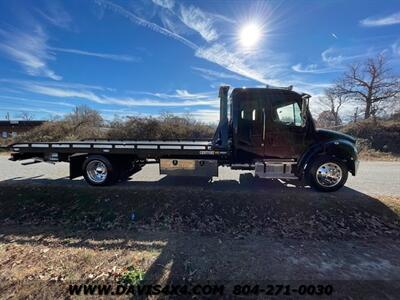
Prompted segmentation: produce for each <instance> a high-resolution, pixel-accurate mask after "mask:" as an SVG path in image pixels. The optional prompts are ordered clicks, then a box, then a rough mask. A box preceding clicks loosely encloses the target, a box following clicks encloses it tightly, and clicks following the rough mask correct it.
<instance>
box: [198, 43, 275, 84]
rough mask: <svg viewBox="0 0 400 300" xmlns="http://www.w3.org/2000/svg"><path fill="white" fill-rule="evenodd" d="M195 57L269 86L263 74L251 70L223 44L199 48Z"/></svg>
mask: <svg viewBox="0 0 400 300" xmlns="http://www.w3.org/2000/svg"><path fill="white" fill-rule="evenodd" d="M195 55H196V56H197V57H200V58H203V59H206V60H208V61H210V62H213V63H215V64H217V65H220V66H221V67H224V68H225V69H227V70H229V71H231V72H233V73H236V74H239V75H242V76H244V77H247V78H250V79H253V80H255V81H258V82H261V83H264V84H268V80H266V79H265V78H264V76H263V74H261V73H260V72H258V71H256V70H253V69H252V68H250V67H249V66H248V65H247V64H246V63H245V62H244V61H243V59H242V58H239V57H238V56H236V55H235V54H234V53H232V52H230V51H228V50H227V49H226V48H225V47H224V45H222V44H214V45H212V46H211V47H207V48H199V49H198V50H197V51H196V52H195ZM270 83H271V82H270Z"/></svg>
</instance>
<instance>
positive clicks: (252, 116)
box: [237, 92, 264, 157]
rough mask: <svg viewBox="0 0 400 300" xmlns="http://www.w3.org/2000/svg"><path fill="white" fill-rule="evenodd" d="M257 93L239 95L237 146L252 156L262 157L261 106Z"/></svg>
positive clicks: (260, 99)
mask: <svg viewBox="0 0 400 300" xmlns="http://www.w3.org/2000/svg"><path fill="white" fill-rule="evenodd" d="M260 96H262V95H260V94H259V93H255V92H251V93H250V92H247V93H242V94H241V95H240V100H239V111H238V113H239V116H238V133H237V139H238V146H239V148H240V149H241V150H243V151H245V152H248V153H249V154H252V155H254V156H259V157H263V156H264V141H263V136H264V134H263V104H264V101H263V99H262V98H260Z"/></svg>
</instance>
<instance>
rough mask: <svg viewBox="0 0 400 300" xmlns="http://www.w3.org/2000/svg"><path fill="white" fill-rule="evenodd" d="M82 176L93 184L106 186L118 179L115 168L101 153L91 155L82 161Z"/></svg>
mask: <svg viewBox="0 0 400 300" xmlns="http://www.w3.org/2000/svg"><path fill="white" fill-rule="evenodd" d="M82 171H83V177H84V178H85V180H86V182H87V183H89V184H90V185H94V186H106V185H111V184H113V183H115V182H116V181H117V180H118V176H117V173H118V172H117V170H116V168H115V166H113V164H112V163H111V161H110V160H109V159H108V158H106V157H104V156H101V155H91V156H89V157H88V158H87V159H86V160H85V161H84V163H83V170H82Z"/></svg>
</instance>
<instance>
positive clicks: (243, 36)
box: [239, 23, 262, 47]
mask: <svg viewBox="0 0 400 300" xmlns="http://www.w3.org/2000/svg"><path fill="white" fill-rule="evenodd" d="M261 36H262V31H261V28H260V26H258V25H257V24H254V23H250V24H246V25H245V26H243V27H242V28H241V29H240V32H239V40H240V44H241V45H242V46H244V47H254V46H255V45H256V44H257V43H258V41H259V40H260V39H261Z"/></svg>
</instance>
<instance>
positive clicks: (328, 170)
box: [315, 162, 343, 187]
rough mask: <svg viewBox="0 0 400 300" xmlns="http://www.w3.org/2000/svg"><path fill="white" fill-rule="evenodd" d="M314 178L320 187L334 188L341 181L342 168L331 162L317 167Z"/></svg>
mask: <svg viewBox="0 0 400 300" xmlns="http://www.w3.org/2000/svg"><path fill="white" fill-rule="evenodd" d="M315 177H316V179H317V181H318V183H319V184H320V185H322V186H324V187H334V186H335V185H337V184H338V183H339V182H340V181H341V180H342V177H343V172H342V168H341V167H340V166H339V165H337V164H335V163H333V162H327V163H324V164H323V165H321V166H319V168H318V169H317V173H316V176H315Z"/></svg>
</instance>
